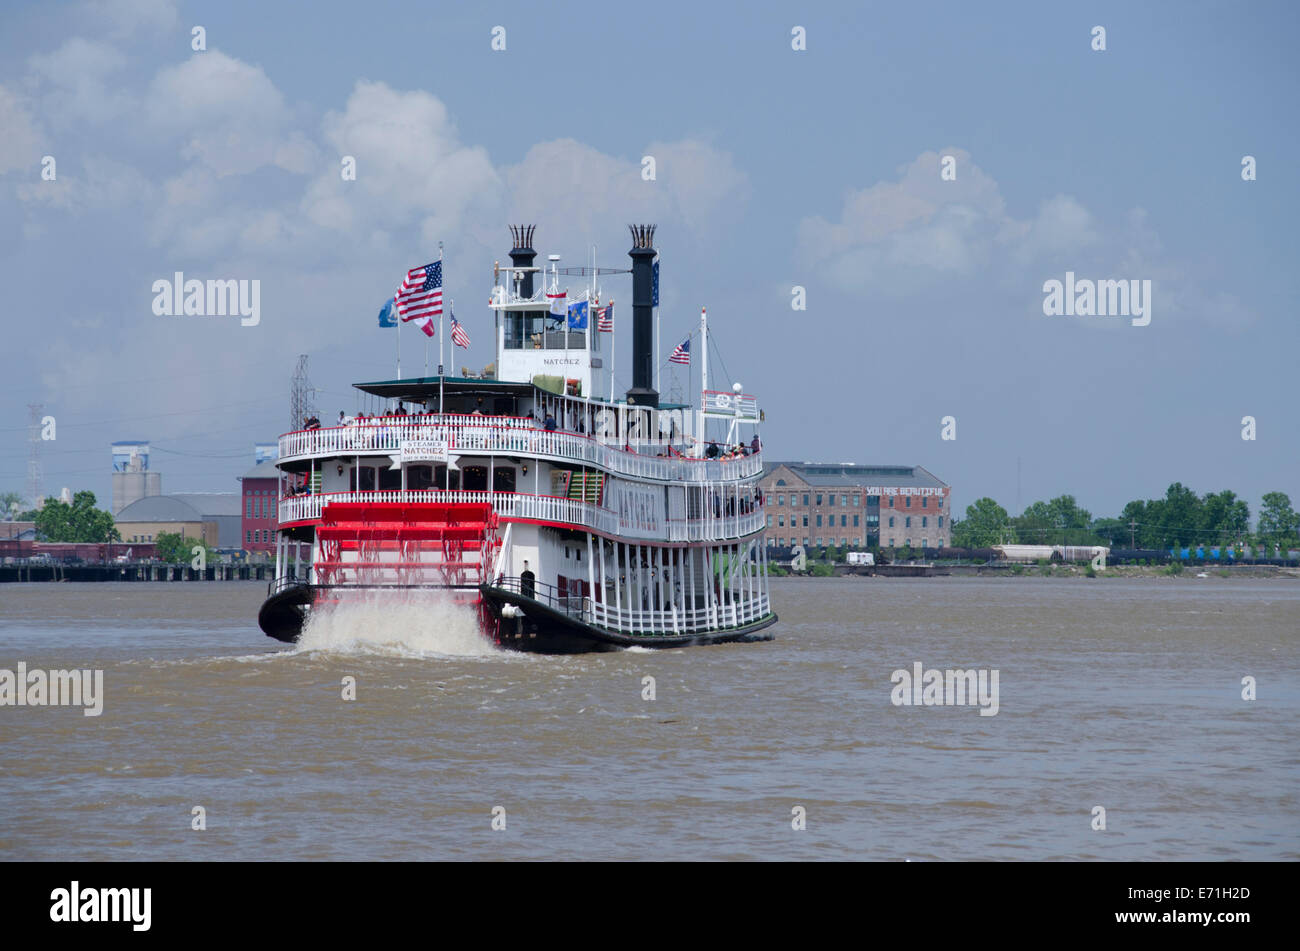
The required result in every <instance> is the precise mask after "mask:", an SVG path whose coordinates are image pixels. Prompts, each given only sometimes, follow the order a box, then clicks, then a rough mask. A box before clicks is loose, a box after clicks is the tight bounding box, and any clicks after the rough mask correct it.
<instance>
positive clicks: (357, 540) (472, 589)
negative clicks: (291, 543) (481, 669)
mask: <svg viewBox="0 0 1300 951" xmlns="http://www.w3.org/2000/svg"><path fill="white" fill-rule="evenodd" d="M497 529H498V519H497V514H496V512H495V511H494V510H493V508H492V506H491V505H490V504H488V503H487V502H331V503H329V504H328V505H326V506H325V508H324V510H323V511H322V512H321V521H320V525H319V527H318V528H317V529H316V538H317V542H318V554H317V559H316V562H315V564H314V566H313V569H314V572H315V575H314V580H315V582H316V584H317V585H320V586H321V587H323V588H326V589H328V592H322V593H321V594H320V595H319V596H318V598H317V601H318V602H336V601H337V600H338V599H339V598H340V597H342V596H344V595H345V594H346V593H347V592H348V589H351V588H358V589H366V590H374V589H384V588H395V589H396V588H401V589H430V590H442V591H447V592H449V593H450V594H451V596H452V597H453V598H454V600H455V601H456V602H457V603H460V604H475V605H477V604H478V603H479V600H480V599H479V591H478V586H479V585H480V584H481V583H482V582H484V581H486V580H487V578H488V573H489V572H490V571H491V570H492V565H493V563H494V561H495V559H496V556H497V554H498V552H499V551H500V548H501V538H500V536H499V534H498V530H497ZM480 617H481V618H486V619H490V618H491V615H490V614H489V613H487V612H483V611H482V610H480ZM494 624H495V622H493V625H492V626H494ZM485 632H486V633H490V632H487V631H486V629H485Z"/></svg>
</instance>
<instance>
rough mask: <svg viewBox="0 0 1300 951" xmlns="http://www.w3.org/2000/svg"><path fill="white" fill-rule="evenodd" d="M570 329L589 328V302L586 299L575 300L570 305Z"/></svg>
mask: <svg viewBox="0 0 1300 951" xmlns="http://www.w3.org/2000/svg"><path fill="white" fill-rule="evenodd" d="M569 329H570V330H586V329H587V302H586V301H585V300H580V301H574V302H573V303H572V304H570V305H569Z"/></svg>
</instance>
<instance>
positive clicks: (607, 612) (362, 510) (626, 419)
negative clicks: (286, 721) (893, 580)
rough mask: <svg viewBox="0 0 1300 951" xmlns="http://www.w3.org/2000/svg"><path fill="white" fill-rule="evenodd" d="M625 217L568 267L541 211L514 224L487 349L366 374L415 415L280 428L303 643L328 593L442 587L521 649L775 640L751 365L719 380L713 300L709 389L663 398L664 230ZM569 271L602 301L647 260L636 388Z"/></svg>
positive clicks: (275, 593)
mask: <svg viewBox="0 0 1300 951" xmlns="http://www.w3.org/2000/svg"><path fill="white" fill-rule="evenodd" d="M630 230H631V232H632V244H633V246H632V248H631V250H630V251H629V252H628V254H629V256H630V258H631V267H630V268H629V269H621V270H615V269H603V268H595V267H592V268H563V269H562V268H559V267H558V260H559V258H558V256H557V255H550V256H549V258H548V260H549V272H548V270H547V268H545V267H538V266H536V265H535V264H534V261H535V260H536V257H537V252H536V251H534V250H533V248H532V244H533V236H534V232H535V228H534V226H531V225H528V226H522V225H521V226H512V227H511V228H510V231H511V234H512V237H513V239H514V247H513V248H512V250H511V251H510V260H511V265H510V266H509V267H503V266H501V265H500V264H499V263H498V264H496V265H495V266H494V268H493V287H492V291H491V297H490V307H491V309H492V311H493V314H494V324H495V326H494V331H495V355H496V359H495V362H494V363H493V364H492V365H491V366H490V367H488V368H486V369H485V370H484V372H483V373H481V374H473V373H470V372H469V371H467V370H462V373H461V375H460V376H452V375H446V374H445V373H444V371H443V367H441V366H440V367H439V368H438V370H439V372H438V374H437V375H436V376H428V375H426V376H423V377H419V378H416V379H400V378H399V379H394V380H385V381H378V382H371V383H358V384H354V386H355V387H356V388H357V389H358V390H360V391H362V392H363V393H366V394H370V395H371V397H373V398H378V399H379V400H382V401H385V403H387V404H388V405H389V406H390V407H391V406H400V407H401V409H400V410H399V411H398V412H400V413H401V415H395V416H394V415H385V416H382V417H371V418H365V419H353V420H350V421H347V422H346V423H345V424H344V425H340V426H335V427H330V428H312V429H305V430H301V431H298V432H290V433H287V434H285V435H283V436H281V437H280V438H279V457H278V460H277V463H276V465H277V467H278V469H279V471H280V484H281V489H280V496H281V497H280V499H279V502H278V515H279V524H278V530H277V533H276V570H275V578H274V580H273V581H272V582H271V584H270V587H269V590H268V597H267V599H266V601H265V603H264V604H263V605H262V608H261V610H260V612H259V616H258V622H259V625H260V626H261V628H262V630H263V631H264V632H265V633H266V634H267V635H269V636H270V637H273V638H277V639H279V640H282V641H294V640H296V639H297V638H298V637H299V635H300V634H301V632H302V630H303V627H304V625H305V624H306V623H307V621H308V619H309V618H310V616H311V614H312V612H319V611H326V610H330V609H331V606H333V605H337V604H339V603H343V602H346V601H347V600H348V599H351V598H379V599H384V598H401V597H404V596H409V592H412V591H430V590H431V591H437V592H441V594H442V596H443V597H448V598H451V599H453V600H455V601H457V602H460V603H462V604H465V605H468V606H470V607H471V608H472V610H474V611H475V612H476V616H477V619H478V623H479V624H480V625H481V627H482V631H483V633H484V635H485V636H487V637H488V638H490V639H491V640H493V641H495V642H496V643H497V644H499V645H500V646H502V647H505V648H511V649H517V650H525V651H535V652H540V653H578V652H585V651H605V650H618V649H621V648H626V647H633V646H642V647H653V648H670V647H683V646H686V645H692V644H711V643H719V642H724V641H737V640H766V639H770V634H767V633H763V632H764V631H765V629H767V628H769V627H770V626H771V625H772V624H774V623H775V622H776V620H777V617H776V615H775V614H774V613H773V612H772V609H771V606H770V603H769V596H768V580H767V571H766V553H765V548H764V546H763V545H762V543H761V535H762V531H763V529H764V527H765V519H766V515H765V506H764V502H765V500H764V498H763V495H762V492H761V490H760V489H759V486H758V480H759V477H760V476H761V474H762V471H763V462H762V451H761V449H762V443H761V439H760V438H759V433H758V427H759V423H760V420H761V415H762V414H761V413H760V411H759V408H758V405H757V400H756V399H755V398H754V397H752V396H750V395H747V394H745V393H744V392H743V391H742V388H741V386H740V384H738V383H737V384H734V385H733V386H732V388H731V389H730V390H726V389H723V390H718V391H713V390H709V389H708V349H709V348H708V339H709V338H708V333H709V331H708V319H707V313H705V312H704V311H701V317H700V328H699V331H698V337H697V336H696V334H695V333H694V332H693V333H692V335H691V337H690V338H688V344H686V345H683V347H679V348H678V360H677V362H682V360H681V356H683V355H684V354H685V353H686V352H689V351H688V348H689V341H690V340H698V348H697V352H698V357H699V361H700V367H701V380H702V382H701V390H700V400H699V402H698V403H697V404H695V405H691V404H689V403H681V404H671V403H661V401H660V398H659V393H658V392H657V390H656V389H655V387H654V386H653V385H652V384H653V382H654V375H653V370H654V369H655V366H654V360H655V354H654V342H653V341H654V327H653V321H654V308H655V305H656V304H657V298H658V271H657V267H656V265H655V261H656V256H657V251H656V249H655V247H654V232H655V228H654V226H653V225H633V226H631V227H630ZM575 274H581V275H585V276H588V277H590V278H591V281H590V282H589V286H588V288H587V290H586V291H585V292H583V294H582V298H583V299H585V300H586V301H587V302H588V303H590V304H593V305H594V304H597V303H598V302H599V294H600V289H599V288H598V287H597V286H596V283H595V282H596V280H597V279H603V278H604V277H608V276H609V275H611V274H630V275H631V283H632V289H631V293H632V328H631V329H632V352H633V366H632V388H631V389H629V390H628V391H627V392H626V393H624V394H621V395H616V394H615V393H614V390H613V385H614V384H613V380H614V376H613V355H614V354H613V345H612V341H613V339H614V336H615V335H614V334H613V333H612V332H608V331H612V329H613V326H612V315H611V316H610V317H609V318H608V319H607V318H606V314H608V313H609V312H608V311H604V310H601V311H599V314H600V316H599V317H598V316H597V312H595V311H588V310H587V309H586V308H579V311H578V312H579V313H580V314H581V315H582V319H581V320H579V319H575V318H574V317H573V316H567V315H566V316H562V317H558V318H557V316H556V309H557V308H556V306H555V302H556V299H557V298H559V297H560V296H561V294H563V296H564V297H565V298H566V299H567V289H565V290H564V291H561V290H560V283H561V278H562V277H564V278H568V277H570V276H572V275H575ZM548 279H549V282H550V283H549V286H548V285H547V281H548ZM569 313H570V314H571V313H572V311H570V312H569ZM399 376H400V373H399ZM710 435H711V437H712V438H710Z"/></svg>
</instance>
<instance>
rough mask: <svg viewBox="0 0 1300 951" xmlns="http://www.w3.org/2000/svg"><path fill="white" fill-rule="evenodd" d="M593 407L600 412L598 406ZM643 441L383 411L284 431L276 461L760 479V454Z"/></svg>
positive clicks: (291, 465)
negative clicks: (546, 467)
mask: <svg viewBox="0 0 1300 951" xmlns="http://www.w3.org/2000/svg"><path fill="white" fill-rule="evenodd" d="M591 405H593V406H594V407H595V408H597V409H598V410H599V409H601V407H600V404H591ZM613 409H614V410H617V407H615V408H613ZM595 422H599V421H598V420H596V421H595ZM583 425H584V428H587V427H586V424H585V423H584V424H583ZM557 427H558V423H557ZM638 445H639V447H640V448H641V449H642V451H637V449H634V448H632V447H631V442H630V441H628V442H625V444H624V446H623V447H622V448H620V447H619V446H618V445H611V444H610V442H609V440H608V437H607V436H604V435H601V434H599V433H598V435H596V436H592V435H588V434H587V433H585V432H566V431H564V430H563V429H560V428H557V429H555V430H547V429H545V428H544V427H542V426H539V425H538V423H537V420H536V419H535V418H533V417H530V416H523V417H521V416H484V415H478V414H459V413H429V414H421V415H415V416H380V417H374V418H370V419H366V420H358V421H354V422H352V423H351V424H349V425H345V426H335V427H331V428H328V429H307V430H299V431H296V432H291V433H286V434H284V435H283V436H281V437H280V439H279V456H280V457H279V460H278V465H279V466H280V467H281V468H286V469H295V468H297V467H299V466H300V465H301V464H302V463H310V462H312V461H315V460H320V459H331V458H337V457H341V456H364V455H395V456H399V457H400V456H403V455H414V454H415V453H416V452H417V451H426V452H435V453H445V454H447V455H448V456H459V455H483V454H493V455H495V454H500V455H511V456H528V457H532V458H536V459H544V460H548V461H552V462H560V463H566V462H567V463H577V464H579V465H585V466H590V467H592V468H597V469H602V470H604V471H606V472H609V473H613V474H617V475H623V476H629V477H631V478H634V479H641V480H647V481H654V482H666V483H694V484H700V483H721V482H738V481H742V480H746V479H751V478H756V477H758V476H759V475H761V474H762V471H763V457H762V453H761V452H751V453H749V454H743V453H733V454H731V455H724V456H721V457H719V458H716V459H710V458H696V457H693V456H688V455H684V454H683V453H684V452H688V451H698V447H697V446H694V445H691V444H690V443H689V441H688V440H686V439H681V438H678V439H676V440H674V439H673V438H672V435H671V433H670V434H669V436H668V438H665V439H664V440H662V441H660V440H657V439H654V440H644V441H641V442H640V443H639V444H638Z"/></svg>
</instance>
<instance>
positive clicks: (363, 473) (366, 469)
mask: <svg viewBox="0 0 1300 951" xmlns="http://www.w3.org/2000/svg"><path fill="white" fill-rule="evenodd" d="M374 488H375V470H374V469H372V468H371V467H370V466H358V467H357V468H355V469H353V470H352V491H353V492H373V491H374Z"/></svg>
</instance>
